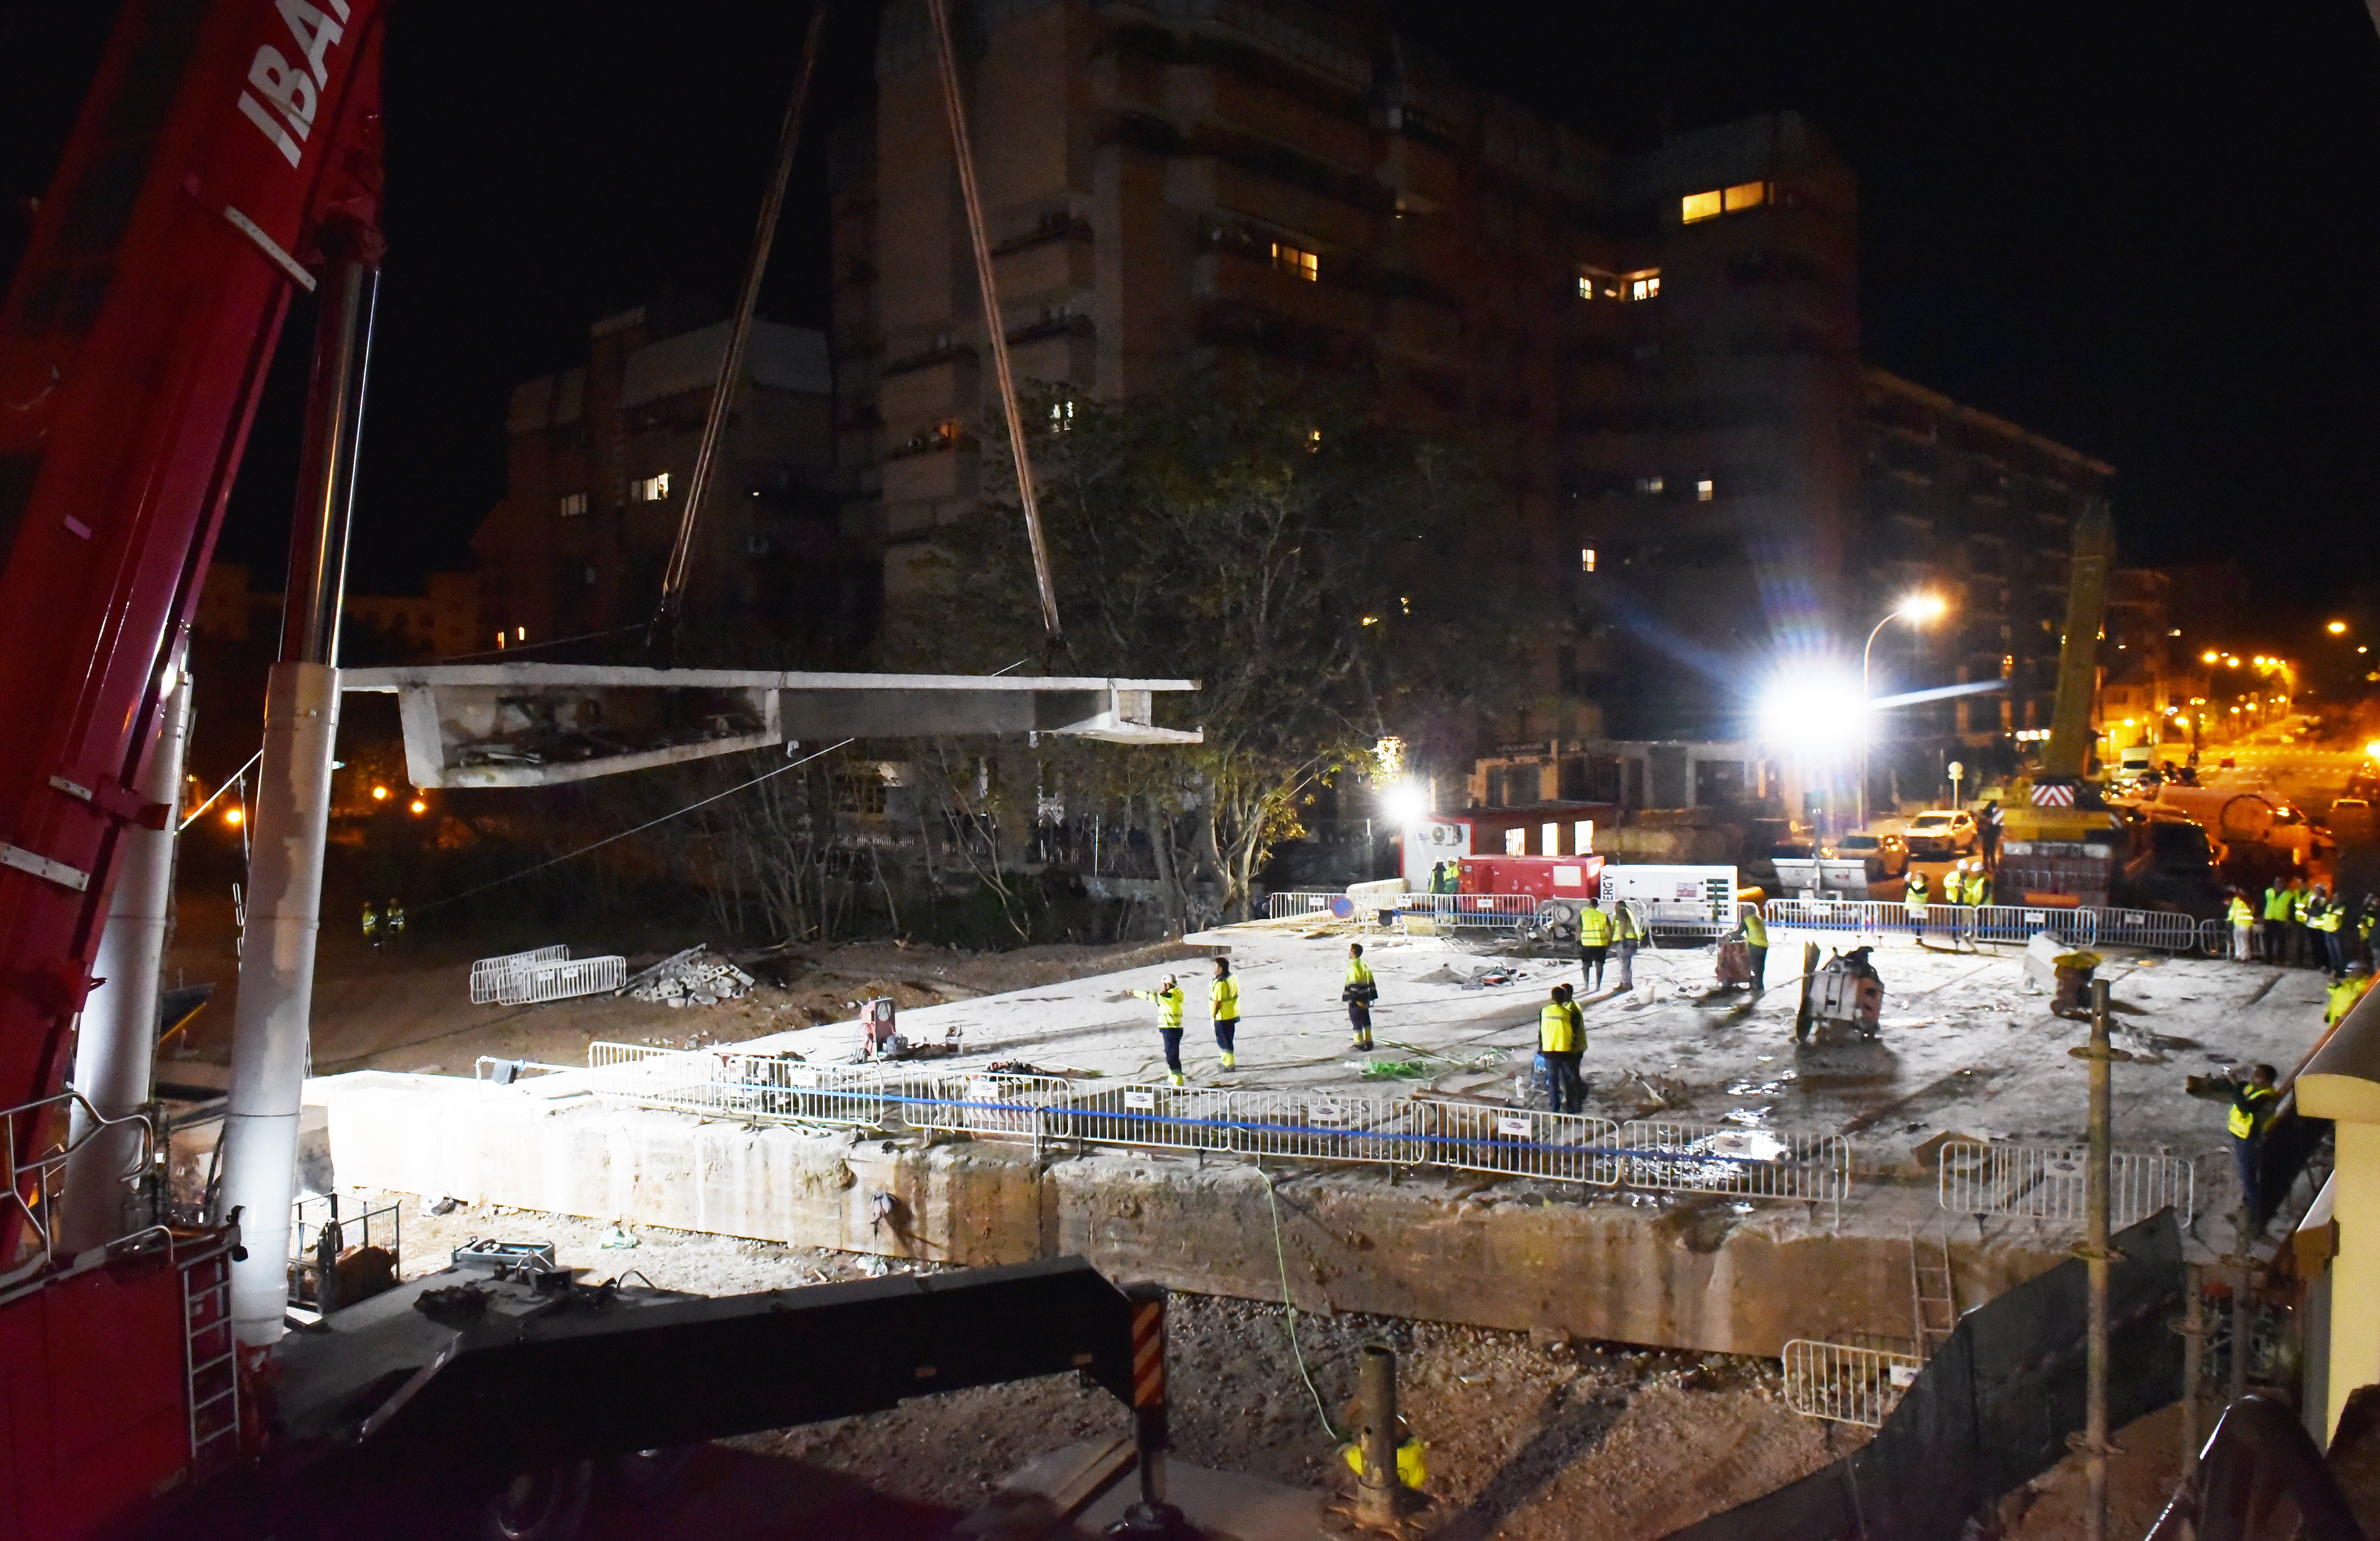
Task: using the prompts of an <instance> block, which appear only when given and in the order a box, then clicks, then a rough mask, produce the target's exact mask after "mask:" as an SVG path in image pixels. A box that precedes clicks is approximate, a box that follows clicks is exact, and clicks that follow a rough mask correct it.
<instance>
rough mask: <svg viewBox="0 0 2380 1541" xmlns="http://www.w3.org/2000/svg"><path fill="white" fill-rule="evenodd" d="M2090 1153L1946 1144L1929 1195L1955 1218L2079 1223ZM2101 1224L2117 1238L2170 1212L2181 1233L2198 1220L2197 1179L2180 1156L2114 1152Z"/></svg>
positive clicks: (2086, 1195)
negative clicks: (2112, 1229)
mask: <svg viewBox="0 0 2380 1541" xmlns="http://www.w3.org/2000/svg"><path fill="white" fill-rule="evenodd" d="M2090 1159H2091V1156H2090V1152H2089V1151H2087V1150H2073V1149H2054V1148H2050V1147H2040V1146H2020V1145H1985V1144H1984V1143H1982V1142H1981V1141H1978V1140H1946V1141H1944V1142H1943V1145H1942V1148H1941V1153H1940V1155H1939V1156H1938V1157H1937V1160H1936V1169H1935V1170H1936V1177H1935V1195H1936V1198H1937V1202H1938V1203H1939V1204H1940V1205H1941V1207H1943V1208H1945V1209H1948V1210H1949V1211H1951V1212H1952V1213H1953V1214H1961V1215H1994V1214H1997V1215H2022V1216H2026V1217H2029V1218H2031V1219H2045V1220H2057V1221H2062V1222H2066V1223H2069V1224H2074V1225H2080V1224H2082V1223H2083V1219H2084V1217H2085V1212H2086V1209H2087V1206H2088V1198H2089V1191H2090ZM2108 1179H2109V1186H2108V1190H2107V1211H2108V1214H2107V1223H2108V1224H2109V1225H2111V1226H2113V1227H2115V1228H2116V1229H2117V1230H2121V1229H2123V1228H2124V1227H2125V1226H2128V1225H2131V1224H2134V1223H2135V1222H2137V1221H2140V1220H2143V1219H2147V1218H2148V1217H2149V1216H2151V1215H2154V1214H2155V1213H2156V1212H2157V1211H2158V1210H2159V1209H2163V1208H2166V1207H2168V1206H2170V1207H2172V1208H2173V1209H2174V1210H2175V1211H2176V1212H2177V1213H2179V1214H2180V1217H2181V1219H2182V1223H2183V1224H2184V1225H2187V1224H2188V1223H2189V1222H2190V1220H2191V1219H2192V1217H2194V1216H2195V1215H2196V1214H2197V1212H2198V1209H2197V1204H2198V1179H2197V1172H2196V1169H2195V1167H2194V1165H2193V1164H2192V1161H2191V1160H2190V1159H2189V1158H2188V1157H2184V1156H2157V1155H2150V1154H2146V1153H2143V1152H2139V1151H2130V1150H2119V1151H2116V1152H2115V1153H2114V1154H2113V1155H2112V1156H2111V1158H2110V1159H2109V1162H2108Z"/></svg>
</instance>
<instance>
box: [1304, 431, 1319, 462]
mask: <svg viewBox="0 0 2380 1541" xmlns="http://www.w3.org/2000/svg"><path fill="white" fill-rule="evenodd" d="M1321 448H1322V431H1321V430H1320V429H1318V428H1309V429H1307V430H1306V431H1305V453H1306V454H1308V455H1312V454H1314V453H1316V452H1317V451H1318V450H1320V449H1321Z"/></svg>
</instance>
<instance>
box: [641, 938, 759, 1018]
mask: <svg viewBox="0 0 2380 1541" xmlns="http://www.w3.org/2000/svg"><path fill="white" fill-rule="evenodd" d="M751 988H752V976H750V975H749V974H747V973H745V972H744V971H743V970H742V969H740V968H738V967H736V966H735V965H734V964H732V963H729V962H728V961H727V960H726V959H725V958H720V957H713V956H711V955H710V948H709V947H708V946H707V945H704V946H695V947H689V948H687V949H686V951H685V952H683V953H672V954H671V955H670V956H668V957H666V958H663V959H662V961H661V962H659V963H657V964H655V965H653V966H652V967H650V968H648V969H646V970H645V971H644V972H643V973H641V974H639V975H637V977H635V978H633V979H631V980H629V981H628V982H627V984H626V985H625V986H623V987H622V989H623V990H624V992H625V993H626V994H628V995H631V996H634V997H635V998H636V999H637V1000H639V1001H660V1002H662V1004H663V1005H666V1006H716V1005H718V1004H719V1003H720V1002H721V1001H733V1000H735V999H736V998H737V997H739V996H742V995H744V994H745V993H747V991H749V990H750V989H751Z"/></svg>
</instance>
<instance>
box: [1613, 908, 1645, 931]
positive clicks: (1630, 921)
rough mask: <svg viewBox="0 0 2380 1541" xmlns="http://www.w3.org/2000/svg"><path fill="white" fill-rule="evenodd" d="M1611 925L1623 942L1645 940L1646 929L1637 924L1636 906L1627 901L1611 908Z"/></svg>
mask: <svg viewBox="0 0 2380 1541" xmlns="http://www.w3.org/2000/svg"><path fill="white" fill-rule="evenodd" d="M1611 925H1612V929H1613V930H1615V931H1617V932H1618V933H1619V935H1620V940H1622V941H1642V940H1645V928H1643V927H1642V926H1639V925H1638V924H1636V906H1634V905H1633V904H1630V903H1629V902H1628V901H1627V900H1625V899H1622V900H1621V901H1620V903H1618V904H1614V905H1612V906H1611Z"/></svg>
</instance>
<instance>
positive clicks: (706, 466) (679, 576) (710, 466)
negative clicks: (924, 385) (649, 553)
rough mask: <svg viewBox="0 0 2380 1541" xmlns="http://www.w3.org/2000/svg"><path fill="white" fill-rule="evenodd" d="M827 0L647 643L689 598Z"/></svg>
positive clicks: (792, 101) (813, 20) (814, 19)
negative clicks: (698, 524)
mask: <svg viewBox="0 0 2380 1541" xmlns="http://www.w3.org/2000/svg"><path fill="white" fill-rule="evenodd" d="M828 9H829V6H828V0H815V5H814V6H813V8H812V9H811V11H810V29H809V34H808V35H807V37H805V38H804V39H803V40H802V63H801V68H800V69H799V70H797V71H796V72H795V75H794V92H793V95H792V96H791V97H789V98H788V99H787V100H786V103H785V122H784V127H783V128H781V129H780V130H779V131H778V134H777V169H776V175H775V176H773V177H772V178H771V180H770V183H769V187H768V191H767V192H766V194H765V195H764V196H763V197H762V198H761V200H760V220H759V228H758V229H756V230H755V231H754V232H753V235H752V251H751V255H750V256H749V257H748V258H747V260H746V261H745V264H744V291H743V294H742V297H740V298H739V299H738V300H737V301H736V306H735V321H734V322H733V323H732V324H731V325H730V326H729V327H728V329H727V352H726V356H725V357H723V358H721V359H720V361H719V375H718V378H717V379H716V380H714V381H713V382H711V386H710V411H709V412H708V413H707V414H705V415H704V417H703V419H702V439H701V442H700V443H699V444H698V446H697V447H696V449H695V452H694V469H693V470H692V471H690V472H688V473H687V475H686V509H685V512H684V513H683V514H681V515H680V516H678V524H677V541H676V543H675V544H674V545H673V546H672V547H671V548H670V559H669V565H668V567H666V568H665V569H663V571H662V597H661V602H660V604H659V605H658V606H657V607H655V609H654V611H653V620H652V625H650V627H648V628H647V630H646V633H645V641H646V643H647V645H649V646H650V644H651V643H652V642H654V641H656V640H658V639H659V638H660V637H661V635H662V630H663V628H664V627H666V626H667V625H669V624H670V623H671V622H672V621H673V620H674V618H675V617H676V614H677V610H678V606H679V605H680V604H682V603H683V602H685V600H686V575H687V573H688V571H689V570H690V569H691V567H692V565H693V563H694V529H695V521H696V519H697V518H698V516H700V515H701V513H702V499H703V494H704V493H705V492H707V491H709V490H710V479H711V473H712V472H713V470H714V469H716V467H717V466H718V461H719V441H720V439H721V438H722V436H723V435H724V434H725V433H726V431H727V414H728V412H729V410H730V409H731V408H733V407H734V406H735V387H736V386H737V384H739V383H740V382H742V380H743V376H744V349H745V346H746V345H747V343H749V342H750V341H751V337H752V309H753V307H754V306H755V305H756V304H758V303H759V298H760V280H761V278H762V276H763V275H764V274H766V273H767V272H768V269H769V249H770V248H771V246H773V245H775V244H776V239H777V216H778V215H779V214H781V213H783V212H784V208H785V182H786V180H787V178H788V177H790V176H792V174H793V169H794V151H795V148H796V147H797V146H798V145H799V144H800V143H801V137H802V109H803V108H804V106H805V105H806V104H807V103H808V101H809V95H810V80H811V78H812V77H813V76H815V75H816V74H817V72H818V57H819V45H820V41H821V40H822V39H823V38H824V37H825V36H826V18H827V11H828Z"/></svg>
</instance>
